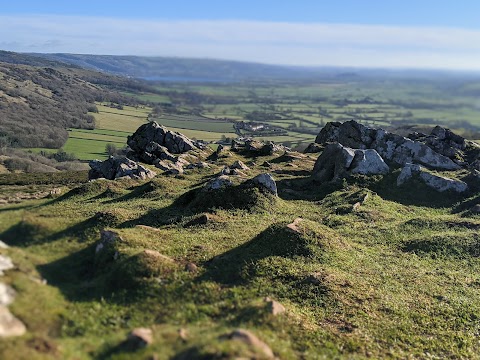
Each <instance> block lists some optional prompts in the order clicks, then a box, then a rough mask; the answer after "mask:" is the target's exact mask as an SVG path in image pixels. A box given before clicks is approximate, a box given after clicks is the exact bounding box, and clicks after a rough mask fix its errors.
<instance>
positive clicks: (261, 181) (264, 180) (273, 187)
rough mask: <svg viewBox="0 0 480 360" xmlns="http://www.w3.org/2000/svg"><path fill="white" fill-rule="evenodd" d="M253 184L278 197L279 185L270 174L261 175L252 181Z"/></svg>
mask: <svg viewBox="0 0 480 360" xmlns="http://www.w3.org/2000/svg"><path fill="white" fill-rule="evenodd" d="M252 182H253V184H255V185H256V186H259V187H261V188H264V189H266V190H267V191H269V192H270V193H272V194H273V195H275V196H278V192H277V183H276V182H275V180H274V179H273V177H272V175H270V174H260V175H257V176H255V177H254V178H253V179H252Z"/></svg>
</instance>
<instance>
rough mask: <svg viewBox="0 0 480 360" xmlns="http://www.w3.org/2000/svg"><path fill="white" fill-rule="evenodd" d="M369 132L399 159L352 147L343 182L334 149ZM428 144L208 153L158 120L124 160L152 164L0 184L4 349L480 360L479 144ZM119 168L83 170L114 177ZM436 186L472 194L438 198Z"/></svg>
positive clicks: (3, 352) (104, 354)
mask: <svg viewBox="0 0 480 360" xmlns="http://www.w3.org/2000/svg"><path fill="white" fill-rule="evenodd" d="M336 128H338V130H335V129H336ZM355 129H356V130H355ZM356 131H360V132H361V134H362V136H352V134H355V132H356ZM167 134H169V135H167ZM435 134H436V135H435ZM153 136H156V137H157V138H156V139H160V140H155V141H160V142H161V144H160V143H158V145H157V146H154V147H152V146H153V145H152V144H153V143H151V144H149V143H148V140H146V139H147V138H148V137H150V139H152V137H153ZM369 136H370V137H372V138H375V139H376V142H374V143H373V144H374V146H376V149H378V151H379V152H380V153H381V154H382V156H384V157H385V159H386V161H387V162H388V164H389V165H388V166H387V165H386V164H385V163H383V162H382V166H378V163H376V162H375V161H378V154H377V159H375V158H371V157H370V155H371V152H372V151H373V150H372V149H371V150H355V158H356V157H357V154H370V155H369V156H367V157H365V158H364V161H365V163H363V162H362V161H360V163H358V162H356V160H355V159H354V160H353V162H351V163H352V166H351V167H350V165H349V164H350V163H348V164H347V165H345V166H346V167H347V168H349V170H347V171H348V172H349V173H348V174H347V173H345V171H346V169H343V168H342V166H343V162H345V161H346V160H347V158H346V157H343V155H342V156H340V155H339V154H343V153H342V152H343V151H345V149H343V150H342V148H338V145H336V146H337V149H339V151H340V152H339V153H338V152H336V153H331V151H332V148H331V145H326V144H327V143H325V141H328V140H332V139H333V138H334V137H335V139H336V140H338V141H341V142H342V143H348V144H349V145H350V146H354V144H355V143H356V144H359V142H361V141H368V137H369ZM382 139H383V140H382ZM418 139H419V141H424V142H422V143H416V142H415V143H413V141H414V140H409V139H407V138H403V137H401V136H397V135H388V136H386V135H385V133H384V132H382V131H379V130H378V131H377V130H375V129H370V128H365V127H362V126H361V125H359V124H358V123H355V122H349V123H346V124H344V125H341V124H339V123H330V124H328V125H327V126H326V127H325V129H324V130H322V132H321V133H320V134H319V136H318V137H317V142H318V144H317V147H318V149H317V150H315V151H319V152H318V153H308V154H301V153H295V152H285V149H284V148H282V147H280V146H273V145H272V144H268V143H267V144H262V143H259V142H245V144H240V143H234V144H233V146H232V148H224V149H223V150H222V149H219V150H217V151H216V152H213V150H211V149H209V148H203V149H202V148H198V147H197V145H196V143H195V142H194V141H192V140H190V139H188V138H186V137H185V136H183V135H181V134H174V133H171V132H169V130H167V129H165V128H162V127H161V126H160V125H158V124H152V123H151V124H148V125H142V126H141V127H140V128H139V129H138V130H137V132H136V133H135V134H133V135H132V136H130V137H129V138H128V142H129V145H130V146H131V148H132V151H134V153H132V154H130V155H129V156H131V157H132V158H137V157H139V158H142V159H143V160H142V161H146V162H148V163H154V164H156V165H155V166H152V165H148V164H145V163H142V164H141V165H140V164H137V163H135V162H132V161H131V160H125V159H123V160H122V159H121V158H118V159H120V161H121V165H120V167H119V168H118V171H119V172H124V175H127V176H126V177H122V178H119V179H116V180H106V179H99V180H96V181H91V182H87V179H88V177H87V173H86V172H77V173H72V172H67V173H63V174H56V176H55V177H42V175H35V174H16V175H8V176H5V175H0V184H1V185H0V194H1V196H2V198H3V199H5V200H4V203H5V204H6V205H4V207H3V208H2V209H1V211H0V239H1V240H2V241H3V242H4V243H6V244H7V245H9V247H8V248H5V246H4V245H2V246H3V247H2V248H1V249H0V253H1V254H2V257H1V258H0V269H1V268H2V267H3V269H4V270H5V275H4V276H3V277H2V278H1V279H2V280H1V282H3V283H6V284H8V285H9V286H10V287H11V288H12V289H14V291H15V292H14V296H13V297H12V295H8V296H9V297H7V299H10V300H9V302H8V303H9V304H10V305H9V306H8V309H7V310H4V311H7V313H8V314H10V315H9V316H14V317H11V318H9V319H10V320H9V321H10V323H11V324H12V326H11V328H10V329H9V332H10V334H11V335H13V334H16V335H21V334H23V335H21V336H17V337H15V336H12V337H10V338H9V339H5V340H3V342H2V346H1V347H0V357H1V358H2V359H55V358H69V359H70V358H75V359H132V358H134V359H177V360H178V359H238V358H242V359H273V358H279V359H298V358H301V359H317V358H341V359H352V358H354V359H363V358H375V359H376V358H392V359H404V358H408V357H414V358H450V359H457V358H476V356H477V354H478V352H479V351H480V348H479V345H478V341H477V331H478V312H479V311H480V301H479V300H478V299H479V295H480V287H479V285H478V284H479V283H480V278H479V271H480V262H479V252H478V245H479V239H478V234H477V233H478V229H479V228H480V218H479V215H478V214H479V210H478V207H479V195H478V189H479V187H478V174H477V173H478V171H477V172H475V171H474V170H468V169H467V168H468V167H472V166H478V162H475V161H476V160H475V159H477V160H478V155H479V154H478V153H479V151H480V149H479V148H478V147H476V146H475V145H474V144H472V143H470V142H467V143H465V139H462V138H460V137H458V136H455V134H453V133H451V132H449V131H448V130H446V129H443V128H436V130H435V131H434V132H433V133H432V135H430V137H427V138H425V139H423V138H420V137H418ZM162 141H163V142H162ZM381 141H385V144H382V142H381ZM407 143H408V144H416V145H415V146H413V147H409V145H407ZM394 144H396V146H397V147H396V148H395V147H394V146H393V145H394ZM425 144H428V146H431V148H430V150H427V148H426V147H425V146H427V145H425ZM160 145H161V146H160ZM384 145H387V146H386V148H388V149H392V148H394V149H395V150H394V153H393V154H392V153H391V151H389V150H388V149H385V148H384ZM440 145H441V146H440ZM372 146H373V145H372ZM417 147H420V148H421V151H419V152H416V150H415V149H416V148H417ZM434 148H435V149H438V151H440V152H441V153H442V154H445V155H441V153H440V152H438V153H437V152H436V151H433V150H432V149H434ZM145 149H148V151H149V152H145V153H144V152H143V151H144V150H145ZM322 149H324V150H323V152H322ZM406 149H407V150H408V149H412V151H413V152H412V153H411V154H410V153H407V152H405V151H407V150H406ZM452 149H456V151H454V153H452ZM462 149H463V150H462ZM369 151H370V152H369ZM347 152H348V151H347ZM395 154H396V155H398V156H396V155H395ZM408 154H410V155H411V156H413V158H411V159H407V158H405V156H407V155H408ZM448 156H451V158H450V157H448ZM156 157H158V158H156ZM161 159H162V160H161ZM452 159H454V160H455V161H457V162H455V161H454V160H452ZM360 160H361V159H360ZM115 161H116V160H113V159H111V160H108V161H106V162H104V163H101V162H95V163H94V164H92V169H95V170H94V171H93V170H92V171H93V172H90V177H91V178H95V177H98V176H105V177H115V176H121V175H119V172H117V173H116V174H117V175H115V172H112V171H111V169H110V167H109V166H110V165H112V164H113V163H114V162H115ZM372 161H373V162H372ZM405 161H419V162H420V163H422V164H424V165H425V166H427V165H426V164H427V163H428V162H430V163H429V166H431V167H433V168H432V170H429V171H426V170H422V171H424V172H423V173H422V174H424V175H425V176H426V177H425V179H428V181H426V180H424V179H423V178H422V176H423V175H421V176H419V177H416V178H412V180H409V181H410V182H408V184H406V185H400V183H399V181H398V179H399V178H401V177H402V176H403V175H402V174H403V173H404V172H405V168H408V166H407V165H405V164H404V165H403V166H405V167H404V168H403V169H402V165H399V163H400V162H405ZM109 164H110V165H109ZM119 164H120V163H119ZM332 164H335V166H333V167H332ZM354 164H356V165H355V166H356V167H357V169H362V167H361V165H362V164H369V167H363V169H364V170H362V171H363V173H358V172H357V173H354V170H353V168H354ZM458 164H461V166H460V165H458ZM179 166H181V167H183V170H180V169H179ZM359 166H360V167H359ZM342 169H343V170H342ZM365 169H369V170H368V171H370V173H365V171H366V170H365ZM435 169H436V170H435ZM445 169H450V170H448V171H446V170H445ZM162 170H165V171H162ZM152 171H154V172H156V173H157V174H156V175H155V174H154V173H152ZM102 172H104V173H102ZM267 172H268V173H269V174H271V175H273V178H272V177H270V175H265V173H267ZM373 174H376V175H373ZM475 174H477V175H475ZM325 176H327V178H326V177H325ZM331 176H334V178H331ZM140 177H143V180H142V179H140ZM443 177H449V178H450V179H451V181H452V182H448V184H450V185H452V184H464V185H465V184H467V183H468V190H467V191H465V188H462V189H457V190H460V191H461V193H458V192H456V190H450V191H445V192H439V191H443V190H438V189H439V188H437V189H436V190H435V189H434V188H432V186H433V185H435V184H437V185H438V181H440V180H439V179H440V178H443ZM433 178H434V179H436V182H429V181H430V180H431V179H433ZM422 179H423V180H422ZM463 181H465V182H466V183H463ZM442 184H443V183H442ZM465 186H466V185H465ZM451 189H455V188H454V187H452V188H451ZM26 192H30V193H31V195H30V197H28V196H27V195H24V200H21V199H20V195H19V194H20V193H26ZM32 193H33V194H32ZM35 194H37V195H35ZM38 194H39V195H38ZM42 194H43V195H42ZM45 194H46V197H45ZM13 196H15V197H16V198H17V199H19V200H18V203H17V204H15V203H13V204H12V203H8V200H7V199H8V198H9V197H13ZM0 244H1V243H0ZM7 256H8V259H11V260H12V262H13V263H12V264H11V265H10V263H9V262H8V261H7V260H5V257H7ZM5 264H6V265H5ZM7 289H10V288H7ZM9 291H10V290H9ZM10 292H11V291H10ZM7 294H9V293H8V292H7ZM13 298H14V299H13ZM32 299H35V301H32ZM1 308H2V307H1V306H0V309H1ZM3 309H5V307H3ZM10 311H11V313H10ZM12 314H13V315H12ZM1 329H4V328H2V322H1V321H0V330H1ZM0 332H1V331H0ZM128 334H130V335H128Z"/></svg>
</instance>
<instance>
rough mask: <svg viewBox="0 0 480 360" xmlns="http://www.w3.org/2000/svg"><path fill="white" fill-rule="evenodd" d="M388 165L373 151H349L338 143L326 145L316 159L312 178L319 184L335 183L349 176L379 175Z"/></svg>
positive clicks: (384, 171) (385, 170) (386, 170)
mask: <svg viewBox="0 0 480 360" xmlns="http://www.w3.org/2000/svg"><path fill="white" fill-rule="evenodd" d="M388 171H389V167H388V165H387V164H386V163H385V161H383V159H382V157H381V156H380V155H379V154H378V153H377V152H376V151H375V150H373V149H367V150H364V149H351V148H349V147H346V146H343V145H342V144H339V143H333V144H328V145H327V146H326V147H325V150H324V151H323V153H322V154H321V155H320V156H319V157H318V159H317V161H316V162H315V166H314V168H313V173H312V177H313V179H314V180H316V181H319V182H326V181H335V180H338V179H341V178H344V177H347V176H348V175H350V174H362V175H379V174H386V173H388Z"/></svg>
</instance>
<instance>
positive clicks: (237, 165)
mask: <svg viewBox="0 0 480 360" xmlns="http://www.w3.org/2000/svg"><path fill="white" fill-rule="evenodd" d="M230 169H238V170H250V168H249V167H248V166H247V165H245V164H244V163H243V162H241V161H240V160H237V161H235V162H234V163H233V164H232V165H231V166H230Z"/></svg>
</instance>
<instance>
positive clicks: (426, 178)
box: [397, 164, 468, 193]
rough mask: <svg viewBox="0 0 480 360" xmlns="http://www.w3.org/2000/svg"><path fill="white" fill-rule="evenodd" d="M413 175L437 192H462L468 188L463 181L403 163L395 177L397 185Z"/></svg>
mask: <svg viewBox="0 0 480 360" xmlns="http://www.w3.org/2000/svg"><path fill="white" fill-rule="evenodd" d="M413 177H417V178H418V179H420V180H421V181H422V182H424V183H425V185H427V186H429V187H431V188H432V189H435V190H437V191H439V192H444V191H453V192H457V193H462V192H465V191H467V190H468V186H467V184H466V183H465V182H463V181H461V180H456V179H450V178H447V177H444V176H440V175H437V174H433V173H431V172H429V171H427V169H425V168H423V167H422V166H420V165H417V164H406V165H405V167H404V168H403V169H402V171H401V172H400V175H399V176H398V178H397V186H401V185H403V184H405V183H406V182H408V181H409V180H411V179H412V178H413Z"/></svg>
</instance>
